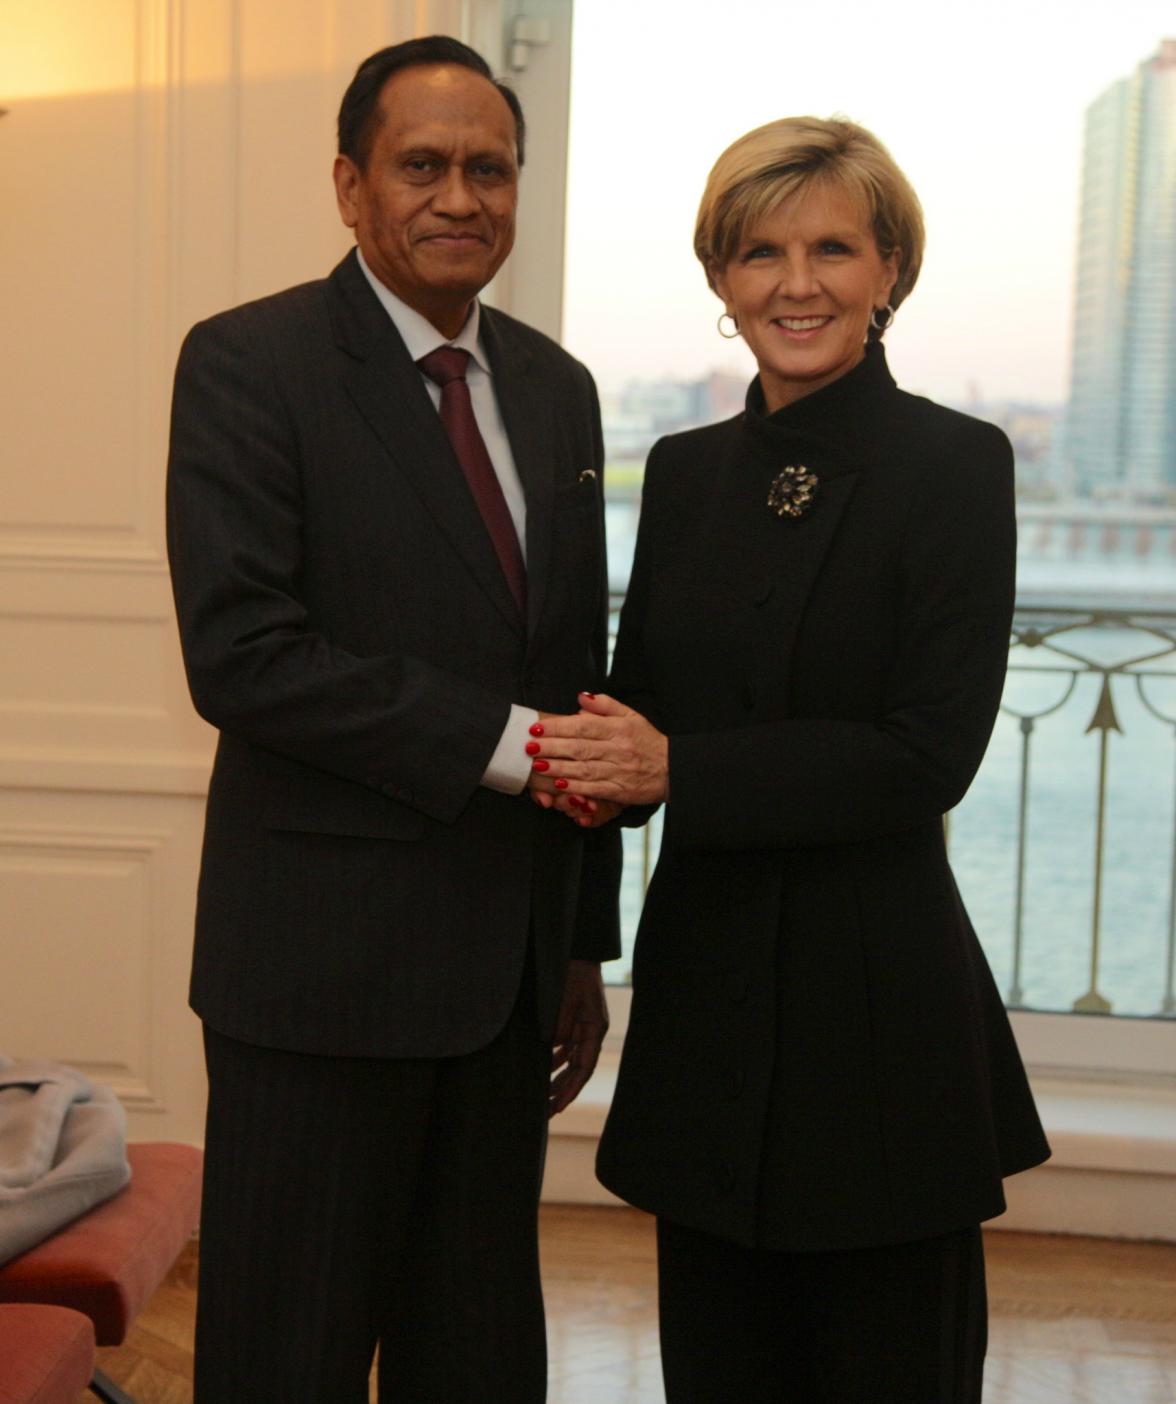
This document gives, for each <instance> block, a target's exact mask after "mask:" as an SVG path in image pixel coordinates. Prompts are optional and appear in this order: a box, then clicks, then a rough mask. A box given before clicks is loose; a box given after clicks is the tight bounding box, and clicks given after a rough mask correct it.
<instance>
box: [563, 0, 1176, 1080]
mask: <svg viewBox="0 0 1176 1404" xmlns="http://www.w3.org/2000/svg"><path fill="white" fill-rule="evenodd" d="M801 112H813V113H815V114H817V115H821V116H828V115H830V114H833V113H844V114H845V115H847V116H849V117H851V118H853V119H854V120H856V121H860V122H861V123H863V124H864V125H865V126H867V127H869V128H870V129H871V130H873V131H874V132H875V133H876V134H877V135H878V136H879V137H880V138H881V139H882V140H883V141H884V142H886V143H887V145H888V146H889V147H890V149H891V151H892V152H893V154H894V155H895V157H896V159H897V160H898V162H899V164H900V165H901V166H902V167H903V168H904V170H905V171H906V172H907V174H908V175H909V177H910V178H911V180H912V183H913V184H914V186H915V188H916V190H917V191H918V192H919V194H920V197H921V198H922V200H923V203H924V207H925V212H926V216H927V226H928V248H927V258H926V263H925V266H924V270H923V273H922V275H921V277H920V281H919V285H918V287H917V288H916V289H915V291H914V293H913V295H912V297H911V299H910V301H909V302H908V303H906V304H904V305H903V307H902V308H901V309H900V311H899V314H898V317H897V319H896V322H895V325H894V327H893V329H892V330H891V332H890V333H888V336H887V347H888V354H889V358H890V363H891V367H892V369H893V370H894V373H895V375H896V377H897V379H898V381H899V383H900V384H901V385H903V386H904V387H905V388H907V389H910V390H914V391H918V392H921V393H925V394H928V395H930V396H931V397H932V398H934V399H937V400H940V401H942V402H944V403H947V404H951V405H954V406H956V407H958V408H961V409H964V410H967V411H968V412H969V413H972V414H976V415H978V416H980V417H983V418H988V419H992V420H994V421H996V422H997V423H999V424H1000V425H1001V426H1002V427H1003V428H1004V429H1005V431H1006V432H1007V433H1008V434H1009V436H1010V438H1011V439H1012V440H1013V443H1014V447H1015V450H1016V456H1017V486H1018V499H1019V515H1020V522H1021V548H1020V567H1019V569H1020V593H1019V599H1020V613H1019V616H1018V626H1017V633H1016V636H1015V640H1014V643H1015V646H1014V648H1013V650H1012V653H1011V656H1010V665H1011V673H1010V682H1009V686H1008V689H1007V690H1006V697H1005V704H1006V710H1005V712H1004V714H1003V715H1002V717H1001V719H1000V722H999V723H998V726H997V730H996V734H995V736H994V739H993V743H992V746H991V747H990V751H989V756H988V758H987V760H986V762H985V765H984V768H983V770H982V772H981V775H980V776H979V778H978V780H977V782H976V784H975V786H974V787H973V789H972V791H971V793H970V794H969V796H968V797H967V799H966V800H965V801H964V803H963V804H962V805H961V806H960V808H959V809H958V810H957V811H956V812H955V813H953V815H952V816H951V818H950V840H951V849H952V858H953V863H954V866H955V868H956V872H957V875H958V877H959V880H960V884H961V887H962V889H963V891H964V896H965V900H966V902H967V904H968V906H969V909H970V911H971V912H972V915H973V918H974V920H975V923H976V926H977V928H978V930H979V932H980V934H981V938H982V940H983V941H984V944H985V946H986V949H987V951H988V954H989V958H990V960H991V963H992V965H993V968H994V972H995V973H996V976H997V979H998V981H999V982H1000V984H1001V986H1002V988H1003V989H1004V991H1005V993H1006V998H1007V1000H1008V1002H1009V1003H1010V1005H1012V1006H1015V1007H1021V1006H1023V1007H1025V1008H1032V1009H1036V1010H1045V1011H1071V1010H1074V1009H1075V1008H1077V1009H1079V1010H1084V1011H1088V1012H1108V1011H1110V1012H1114V1013H1119V1014H1126V1015H1142V1016H1154V1015H1156V1014H1160V1013H1166V1014H1172V1013H1176V1004H1174V1003H1173V997H1174V991H1173V955H1174V951H1176V938H1174V935H1173V931H1174V920H1176V918H1174V915H1173V914H1174V913H1176V902H1174V900H1173V893H1174V890H1176V889H1174V883H1173V855H1174V853H1176V813H1174V804H1176V748H1174V747H1173V746H1172V741H1173V740H1174V739H1176V681H1173V679H1174V678H1176V408H1174V406H1176V227H1173V226H1174V224H1176V207H1174V206H1173V205H1172V201H1171V189H1172V183H1173V181H1176V27H1174V26H1173V25H1172V15H1171V9H1170V6H1168V5H1167V4H1163V3H1153V2H1152V0H1124V3H1120V4H1117V5H1114V6H1110V5H1079V6H1075V5H1074V4H1073V3H1070V4H1061V3H1052V2H1051V3H1042V4H1040V5H1035V6H1024V5H1018V6H1015V7H1014V6H1013V5H1011V4H994V5H990V6H988V7H985V8H984V9H976V8H975V7H967V8H960V7H955V6H946V5H943V4H942V3H934V2H933V0H911V2H910V3H908V4H906V5H904V6H903V7H901V9H900V10H899V11H895V10H887V9H885V8H880V7H878V6H876V5H868V4H865V3H861V2H860V0H846V3H843V4H842V5H840V6H838V7H837V8H836V10H834V11H831V10H829V9H828V8H824V9H822V8H820V7H780V6H773V5H767V4H764V3H762V0H758V2H757V0H727V3H724V4H723V5H714V4H699V3H688V2H687V0H660V2H659V3H654V0H647V3H643V4H642V5H640V6H633V5H631V4H627V3H624V0H591V3H582V4H581V5H579V6H578V7H577V11H576V19H575V33H574V40H573V88H572V112H571V140H570V166H569V197H568V243H567V262H566V283H565V321H564V341H565V344H566V345H567V346H568V347H569V349H571V350H572V351H573V352H574V353H575V354H577V355H578V356H580V357H581V358H582V359H584V360H585V361H586V362H587V363H588V364H589V365H590V366H591V367H592V369H593V371H594V373H595V374H596V375H597V378H598V381H599V382H600V386H601V390H602V403H603V407H604V417H605V431H606V440H607V446H608V472H607V477H606V487H607V493H608V499H609V507H608V515H609V520H608V525H609V533H610V551H611V554H612V575H613V585H614V589H615V590H616V591H618V592H621V591H623V589H624V585H625V580H626V578H627V571H628V564H629V560H630V558H631V553H632V543H633V539H634V537H635V529H636V521H637V515H638V511H639V503H640V486H641V471H642V463H643V460H644V456H645V453H646V452H647V450H648V448H649V446H650V444H651V443H652V442H653V440H654V439H656V438H657V437H658V436H659V435H661V434H663V433H666V432H671V431H673V430H674V429H677V428H682V427H687V426H689V425H693V424H698V423H704V422H707V421H709V420H714V419H718V418H723V417H726V416H728V415H730V414H732V413H735V412H737V410H738V409H739V408H740V407H741V404H742V395H743V388H744V386H745V384H746V381H747V379H748V378H749V377H750V375H751V373H752V371H753V369H754V367H753V365H752V363H751V361H750V358H749V356H748V355H747V353H746V350H745V349H744V348H743V346H742V343H741V342H737V341H735V342H726V341H723V340H721V339H720V338H719V336H718V334H717V332H716V329H715V321H716V318H717V316H718V314H719V312H720V311H721V310H722V308H721V305H720V303H719V302H718V300H717V299H716V298H715V297H714V296H713V294H711V293H710V292H709V290H708V289H707V287H706V284H705V281H704V278H703V275H702V272H701V270H700V268H699V267H698V265H697V263H696V262H695V260H694V257H693V253H692V249H691V236H692V230H693V220H694V213H695V209H696V206H697V201H698V198H699V196H700V194H701V192H702V187H703V184H704V181H705V178H706V174H707V171H708V170H709V168H710V165H711V163H712V162H713V160H714V158H715V157H716V156H717V155H718V154H719V152H720V151H721V150H722V149H723V148H724V147H725V146H726V145H727V144H728V143H729V142H730V141H731V140H733V139H734V138H735V137H736V136H738V135H740V134H741V133H742V132H744V131H746V130H748V129H749V128H751V127H753V126H756V125H758V124H760V123H762V122H765V121H769V120H772V119H773V118H776V117H780V116H784V115H788V114H791V113H801ZM1165 192H1166V193H1165ZM1161 197H1162V198H1161ZM629 842H630V844H631V845H632V849H631V852H630V856H629V863H628V877H627V880H626V894H625V918H626V929H627V930H626V935H627V940H628V941H631V939H632V935H633V929H634V926H635V919H636V915H637V912H638V910H639V904H640V894H641V878H642V876H643V871H644V859H645V857H646V854H645V853H644V852H643V849H642V844H643V842H645V840H643V839H642V838H641V837H640V836H639V835H631V836H630V837H629ZM652 847H654V848H655V847H656V834H655V835H654V836H653V839H652ZM627 957H628V949H627V951H626V960H625V961H622V962H620V963H619V965H618V967H617V971H616V975H617V976H618V977H619V978H623V977H624V974H625V971H626V970H627ZM1088 1061H1089V1059H1088Z"/></svg>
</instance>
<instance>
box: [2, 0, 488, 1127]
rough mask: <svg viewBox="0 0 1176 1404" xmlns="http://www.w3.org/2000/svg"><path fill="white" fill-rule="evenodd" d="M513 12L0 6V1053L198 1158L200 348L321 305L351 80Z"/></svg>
mask: <svg viewBox="0 0 1176 1404" xmlns="http://www.w3.org/2000/svg"><path fill="white" fill-rule="evenodd" d="M498 10H499V6H498V4H497V0H494V3H492V4H489V5H487V4H483V3H481V0H464V3H448V0H412V2H411V3H408V4H405V3H401V2H400V0H332V2H331V3H324V0H55V3H53V4H51V5H47V6H33V5H28V4H23V3H18V0H0V33H3V35H4V40H3V43H2V44H0V107H4V108H8V109H9V111H8V115H7V116H5V117H3V118H2V119H0V205H2V206H3V208H4V210H5V212H6V218H5V219H4V220H3V221H0V306H3V307H4V310H5V329H6V333H7V334H6V335H5V337H3V338H0V423H2V424H3V426H4V430H3V434H2V436H0V957H2V959H3V969H4V979H3V981H2V982H0V1051H2V1052H5V1053H10V1054H29V1055H37V1056H44V1057H51V1058H58V1059H62V1060H64V1061H67V1062H72V1063H75V1064H76V1065H78V1066H79V1067H81V1068H83V1069H84V1070H85V1071H87V1072H89V1073H91V1074H92V1075H94V1076H96V1077H99V1078H102V1079H103V1080H105V1081H108V1082H110V1083H111V1084H112V1085H113V1086H114V1087H116V1089H117V1090H118V1091H119V1093H120V1095H121V1096H122V1098H123V1100H124V1102H125V1103H126V1105H127V1106H128V1109H129V1111H130V1113H131V1129H132V1135H133V1136H135V1137H138V1138H140V1139H144V1138H154V1137H161V1136H173V1137H176V1138H179V1139H184V1140H191V1141H198V1140H199V1139H200V1137H201V1122H202V1114H203V1092H204V1089H203V1073H202V1066H201V1054H200V1042H199V1028H198V1025H197V1022H196V1020H195V1019H194V1017H193V1016H192V1015H191V1014H190V1013H189V1012H188V1010H187V1008H186V992H187V971H188V960H189V952H190V946H191V925H192V913H193V905H194V894H195V884H196V874H197V867H198V861H199V849H200V839H201V828H202V819H203V792H204V790H205V788H206V782H207V772H208V766H209V763H210V759H211V754H212V744H213V741H214V739H215V738H214V735H213V733H212V731H211V730H210V728H208V727H207V726H206V725H205V724H204V723H203V722H202V721H200V719H199V718H198V717H196V716H195V714H194V713H193V711H192V708H191V704H190V702H189V700H188V696H187V689H186V687H185V684H184V679H183V672H182V667H181V664H180V657H179V649H178V644H177V639H176V632H175V626H174V623H173V620H172V610H171V597H170V590H169V586H168V580H167V570H166V559H165V545H164V530H163V484H164V468H165V464H166V453H167V418H168V403H169V398H170V388H171V377H172V371H173V367H174V365H175V358H176V354H177V351H178V349H179V343H180V340H181V338H182V336H183V335H184V333H185V331H186V330H187V328H188V327H189V326H190V325H191V324H192V323H193V322H194V321H196V320H198V319H199V318H202V317H205V316H208V315H210V314H211V313H213V312H216V311H219V310H221V309H222V308H225V307H230V306H233V305H235V304H236V303H238V302H241V301H243V300H245V299H246V298H249V297H256V296H261V295H264V294H265V293H268V292H272V291H276V290H277V289H279V288H281V287H284V286H288V285H289V284H291V283H295V282H299V281H303V280H305V279H308V278H315V277H321V276H322V275H323V274H325V273H326V272H328V271H329V269H330V267H331V266H332V265H333V264H334V263H335V262H336V261H337V260H338V259H339V258H340V257H341V256H342V254H343V253H344V252H345V251H346V249H347V248H348V247H349V242H350V239H349V235H348V234H347V232H346V231H345V230H344V229H343V228H342V226H341V224H340V222H339V219H338V215H337V213H336V211H335V205H334V197H333V190H332V185H331V180H330V169H331V161H332V158H333V155H334V122H335V113H336V110H337V107H338V101H339V98H340V96H341V94H342V91H343V88H344V86H345V85H346V83H347V82H348V81H349V79H350V77H351V74H352V73H353V72H354V69H355V66H356V64H357V63H358V62H359V61H360V60H361V59H362V58H364V57H365V56H366V55H367V54H368V53H370V52H372V51H373V50H374V49H377V48H379V47H381V46H382V45H384V44H388V43H393V42H395V41H396V40H398V39H403V38H407V37H409V36H410V35H411V34H412V33H427V32H431V31H433V30H437V29H442V30H448V31H449V32H460V31H461V29H462V28H463V27H466V26H468V21H469V15H470V13H472V12H475V11H476V12H479V13H481V12H483V11H485V12H486V13H492V14H494V15H497V13H498Z"/></svg>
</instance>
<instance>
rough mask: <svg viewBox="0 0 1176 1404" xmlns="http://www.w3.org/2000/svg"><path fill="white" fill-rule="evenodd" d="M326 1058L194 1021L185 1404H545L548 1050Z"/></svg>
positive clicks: (528, 1017) (511, 1039)
mask: <svg viewBox="0 0 1176 1404" xmlns="http://www.w3.org/2000/svg"><path fill="white" fill-rule="evenodd" d="M524 986H525V989H524V992H523V994H521V995H520V998H519V1003H518V1006H517V1007H516V1010H515V1012H514V1014H513V1016H512V1018H511V1020H510V1022H509V1023H508V1025H507V1026H506V1028H505V1029H504V1030H503V1031H502V1033H501V1034H500V1035H499V1036H498V1038H496V1039H495V1041H494V1042H493V1043H492V1044H490V1045H489V1046H488V1047H486V1048H483V1049H481V1050H479V1051H478V1052H475V1053H471V1054H468V1055H465V1056H462V1057H456V1058H446V1059H419V1060H418V1059H378V1058H371V1059H364V1058H325V1057H316V1056H308V1055H303V1054H298V1053H287V1052H280V1051H275V1050H273V1049H266V1048H259V1047H255V1046H253V1045H251V1044H246V1043H239V1042H237V1041H235V1040H233V1039H230V1038H226V1037H224V1036H223V1035H221V1034H218V1033H216V1032H214V1031H212V1030H210V1029H206V1030H205V1054H206V1058H207V1063H208V1074H209V1084H210V1097H209V1108H208V1130H207V1140H206V1150H205V1155H206V1164H205V1189H204V1207H203V1214H202V1220H201V1239H200V1289H199V1298H198V1305H197V1323H196V1378H195V1401H196V1404H366V1401H367V1398H368V1384H367V1381H368V1375H369V1372H370V1370H371V1364H372V1358H373V1354H374V1352H375V1348H376V1345H377V1343H378V1344H379V1359H380V1370H379V1379H380V1396H379V1397H380V1400H381V1404H541V1401H542V1400H544V1399H545V1398H546V1393H547V1378H546V1377H547V1356H546V1340H545V1336H544V1324H543V1299H542V1293H541V1288H540V1281H539V1254H538V1230H537V1210H538V1202H539V1188H540V1180H541V1175H542V1162H543V1152H544V1147H545V1138H546V1105H547V1083H548V1078H549V1075H550V1058H551V1049H550V1045H549V1044H545V1043H544V1042H543V1041H542V1040H541V1039H540V1037H539V1033H538V1025H537V1020H536V1015H535V1008H534V994H533V990H532V989H531V987H530V984H529V982H527V981H524Z"/></svg>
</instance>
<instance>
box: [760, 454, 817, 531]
mask: <svg viewBox="0 0 1176 1404" xmlns="http://www.w3.org/2000/svg"><path fill="white" fill-rule="evenodd" d="M820 482H821V480H820V479H819V478H818V477H817V475H816V474H815V473H812V472H810V471H809V470H808V469H807V468H806V467H805V466H804V465H803V464H802V463H790V464H789V465H788V467H787V468H785V469H783V470H782V471H781V472H779V473H777V474H776V476H775V477H774V478H773V479H772V486H771V487H770V488H769V489H768V508H769V510H770V511H772V512H775V514H776V516H777V517H792V518H794V519H795V518H796V517H803V516H804V514H805V513H806V512H807V511H808V509H809V508H810V507H811V506H812V505H813V498H814V497H815V496H816V494H817V488H818V487H819V486H820Z"/></svg>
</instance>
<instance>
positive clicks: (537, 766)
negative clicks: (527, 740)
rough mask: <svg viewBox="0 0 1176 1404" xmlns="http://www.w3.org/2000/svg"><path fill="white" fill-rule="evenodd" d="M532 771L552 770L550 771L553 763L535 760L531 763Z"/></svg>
mask: <svg viewBox="0 0 1176 1404" xmlns="http://www.w3.org/2000/svg"><path fill="white" fill-rule="evenodd" d="M531 769H532V770H550V769H551V762H550V761H545V760H533V761H532V762H531Z"/></svg>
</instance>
